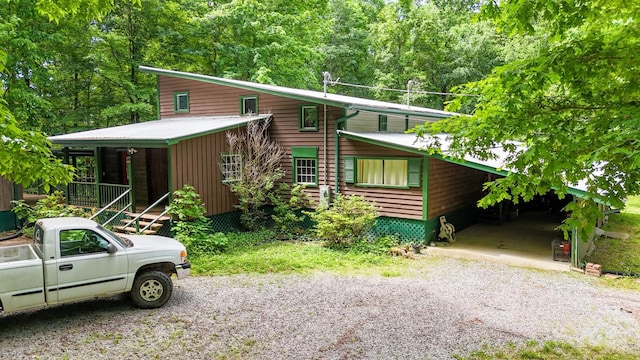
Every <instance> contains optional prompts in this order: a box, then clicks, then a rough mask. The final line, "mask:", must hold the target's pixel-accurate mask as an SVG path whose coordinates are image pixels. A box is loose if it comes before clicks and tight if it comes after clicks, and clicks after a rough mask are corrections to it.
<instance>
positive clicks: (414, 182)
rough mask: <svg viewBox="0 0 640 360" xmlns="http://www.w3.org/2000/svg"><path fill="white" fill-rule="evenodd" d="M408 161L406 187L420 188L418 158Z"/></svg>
mask: <svg viewBox="0 0 640 360" xmlns="http://www.w3.org/2000/svg"><path fill="white" fill-rule="evenodd" d="M408 161H409V164H408V165H409V166H408V168H409V176H408V178H407V185H409V186H411V187H418V186H420V158H411V159H408Z"/></svg>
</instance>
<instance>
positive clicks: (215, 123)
mask: <svg viewBox="0 0 640 360" xmlns="http://www.w3.org/2000/svg"><path fill="white" fill-rule="evenodd" d="M269 117H271V114H261V115H253V116H246V115H245V116H186V117H174V118H169V119H162V120H155V121H146V122H141V123H137V124H129V125H122V126H114V127H109V128H104V129H96V130H88V131H81V132H77V133H71V134H65V135H57V136H50V137H49V140H50V141H51V142H52V143H54V144H59V145H63V146H91V147H99V146H111V147H113V146H133V145H136V146H145V147H166V146H169V145H171V144H175V143H177V142H179V141H181V140H185V139H190V138H194V137H198V136H203V135H208V134H213V133H217V132H221V131H226V130H229V129H233V128H238V127H241V126H245V125H246V124H247V123H249V122H251V121H256V120H264V119H267V118H269Z"/></svg>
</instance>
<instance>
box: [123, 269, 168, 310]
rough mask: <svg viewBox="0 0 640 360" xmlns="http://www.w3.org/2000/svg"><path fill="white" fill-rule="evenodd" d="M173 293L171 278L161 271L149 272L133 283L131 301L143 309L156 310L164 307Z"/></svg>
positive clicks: (138, 277)
mask: <svg viewBox="0 0 640 360" xmlns="http://www.w3.org/2000/svg"><path fill="white" fill-rule="evenodd" d="M172 292H173V282H172V281H171V278H170V277H169V276H168V275H167V274H165V273H163V272H161V271H147V272H143V273H141V274H139V275H138V276H137V277H136V279H135V280H134V281H133V287H132V288H131V299H132V300H133V302H134V304H136V306H138V307H139V308H142V309H154V308H158V307H161V306H162V305H164V304H165V303H166V302H167V301H168V300H169V298H170V297H171V293H172Z"/></svg>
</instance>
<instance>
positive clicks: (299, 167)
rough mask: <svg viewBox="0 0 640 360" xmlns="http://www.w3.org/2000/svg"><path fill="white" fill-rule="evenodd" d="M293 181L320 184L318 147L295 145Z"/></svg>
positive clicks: (293, 150)
mask: <svg viewBox="0 0 640 360" xmlns="http://www.w3.org/2000/svg"><path fill="white" fill-rule="evenodd" d="M291 156H292V157H293V181H294V183H296V184H306V185H318V148H317V147H294V148H292V149H291Z"/></svg>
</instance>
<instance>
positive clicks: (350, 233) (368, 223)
mask: <svg viewBox="0 0 640 360" xmlns="http://www.w3.org/2000/svg"><path fill="white" fill-rule="evenodd" d="M307 214H308V215H309V216H310V217H311V219H312V220H313V221H315V222H316V226H315V228H314V232H315V235H316V236H317V237H318V238H320V239H323V240H326V241H327V245H328V246H334V247H335V246H337V247H344V248H348V247H349V246H350V245H351V244H352V243H354V242H357V241H359V240H362V239H364V236H365V235H366V233H367V232H368V231H369V230H371V229H372V228H373V227H374V226H375V224H376V218H377V217H378V210H377V208H376V206H375V204H374V203H372V202H369V201H367V200H366V199H365V198H364V197H362V196H356V195H339V196H337V197H336V199H335V201H334V203H333V205H332V206H331V207H329V208H323V207H319V208H318V209H317V210H316V211H315V212H307Z"/></svg>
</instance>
